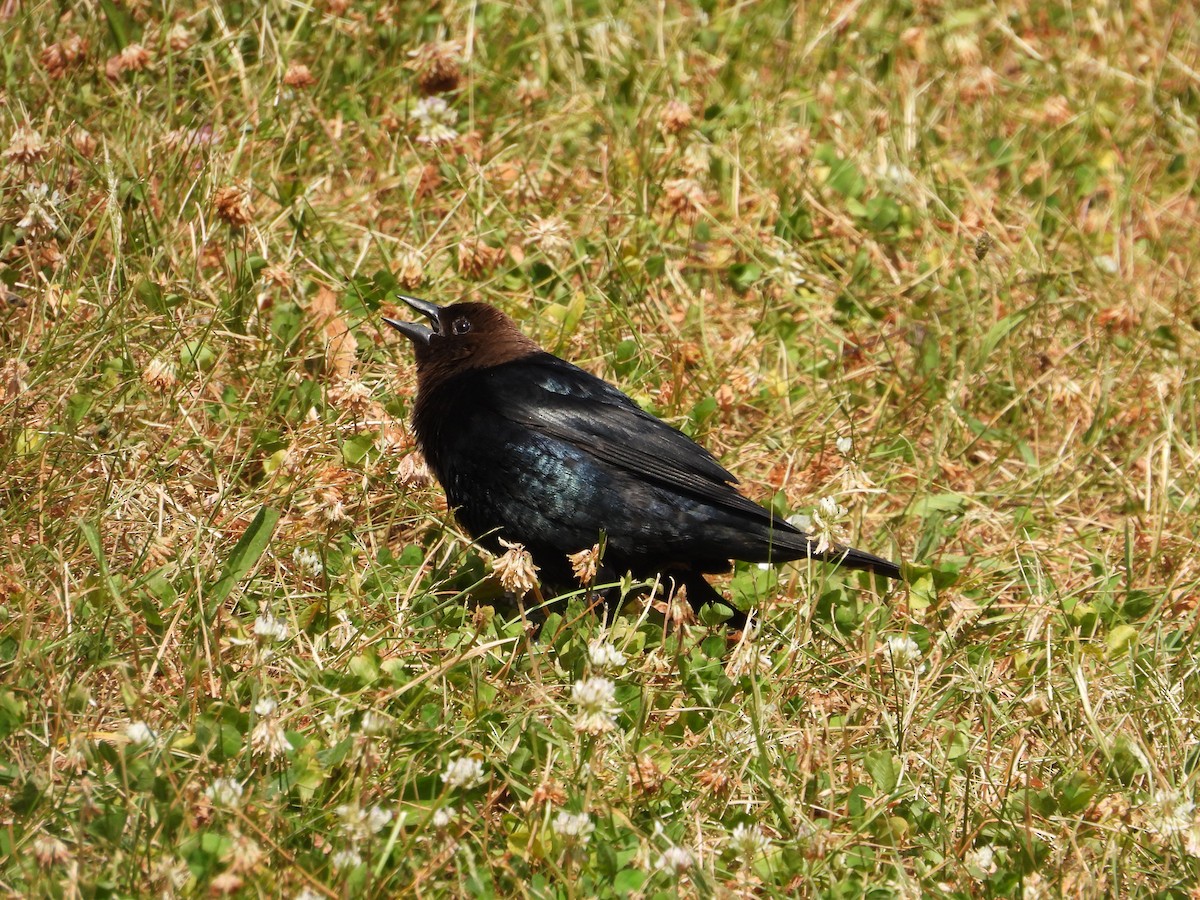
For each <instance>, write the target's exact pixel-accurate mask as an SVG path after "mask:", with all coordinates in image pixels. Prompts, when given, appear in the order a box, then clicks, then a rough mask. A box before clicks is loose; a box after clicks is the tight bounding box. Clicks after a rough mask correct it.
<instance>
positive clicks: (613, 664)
mask: <svg viewBox="0 0 1200 900" xmlns="http://www.w3.org/2000/svg"><path fill="white" fill-rule="evenodd" d="M588 660H589V661H590V662H591V664H592V666H593V667H594V668H596V669H599V670H600V671H601V672H605V671H609V670H615V669H619V668H621V666H623V665H625V654H624V653H622V652H621V651H620V650H618V649H617V648H616V647H614V646H613V645H612V644H610V643H608V641H600V640H596V641H592V642H591V643H590V644H588Z"/></svg>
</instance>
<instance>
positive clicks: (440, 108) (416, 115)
mask: <svg viewBox="0 0 1200 900" xmlns="http://www.w3.org/2000/svg"><path fill="white" fill-rule="evenodd" d="M409 118H410V119H412V121H414V122H415V123H416V125H417V143H418V144H431V145H433V144H448V143H450V142H451V141H453V140H456V139H457V138H458V132H457V131H456V130H455V129H454V126H455V124H456V123H457V122H458V113H457V112H455V111H454V110H453V109H451V107H450V104H448V103H447V102H446V101H445V100H444V99H443V98H441V97H422V98H421V99H420V100H418V101H417V102H416V104H415V105H414V106H413V108H412V112H411V113H409Z"/></svg>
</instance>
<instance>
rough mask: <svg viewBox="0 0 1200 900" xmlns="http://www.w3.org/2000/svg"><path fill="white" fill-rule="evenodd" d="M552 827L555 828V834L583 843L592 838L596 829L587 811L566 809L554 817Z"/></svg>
mask: <svg viewBox="0 0 1200 900" xmlns="http://www.w3.org/2000/svg"><path fill="white" fill-rule="evenodd" d="M550 827H551V828H553V829H554V833H555V834H557V835H561V836H562V837H564V838H567V839H568V840H572V841H578V842H579V843H581V844H586V843H587V842H588V841H589V840H591V837H592V832H593V831H595V830H596V826H595V825H594V824H593V823H592V817H591V816H589V815H588V814H587V813H585V812H577V813H573V812H567V811H566V810H565V809H564V810H563V811H562V812H560V813H559V814H558V815H556V816H555V817H554V821H553V822H551V823H550Z"/></svg>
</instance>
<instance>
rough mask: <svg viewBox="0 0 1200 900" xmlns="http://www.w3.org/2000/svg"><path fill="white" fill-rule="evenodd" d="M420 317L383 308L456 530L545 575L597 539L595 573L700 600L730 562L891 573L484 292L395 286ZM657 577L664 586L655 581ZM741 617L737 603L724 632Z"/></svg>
mask: <svg viewBox="0 0 1200 900" xmlns="http://www.w3.org/2000/svg"><path fill="white" fill-rule="evenodd" d="M400 299H401V300H403V301H404V302H405V303H407V304H408V305H409V306H410V307H412V308H413V309H415V310H416V311H417V312H420V313H422V314H424V315H425V316H426V317H428V319H429V321H430V325H429V326H425V325H421V324H417V323H414V322H398V321H395V320H393V319H384V321H385V322H387V323H388V324H389V325H391V326H392V327H393V328H395V329H396V330H397V331H399V332H400V333H401V334H403V335H404V336H405V337H407V338H408V339H409V340H410V341H412V342H413V344H414V346H415V348H416V357H417V398H416V402H415V404H414V412H413V428H414V431H415V432H416V438H417V444H418V445H419V446H420V448H421V451H422V452H423V453H424V455H425V460H426V462H427V463H428V465H429V467H430V468H431V469H432V470H433V473H434V475H436V476H437V480H438V481H439V482H440V483H441V485H442V488H443V489H444V490H445V492H446V498H447V500H448V501H449V503H450V506H451V507H452V508H453V509H454V510H455V512H456V514H457V516H458V519H459V521H460V522H461V523H462V526H463V527H464V528H465V529H466V530H467V531H468V532H469V533H470V534H471V536H472V537H474V538H476V539H478V540H479V541H480V542H481V543H482V544H483V545H484V546H486V547H487V548H488V549H490V550H492V551H499V549H500V543H499V539H500V538H505V539H506V540H509V541H515V542H519V543H521V544H524V545H525V547H526V549H527V550H528V551H529V552H530V554H531V555H532V557H533V560H534V563H535V564H536V565H537V566H538V568H539V570H540V575H541V578H542V580H543V583H544V584H546V585H547V586H556V587H558V588H567V587H568V586H570V585H572V584H574V579H573V577H572V572H571V567H570V565H569V562H568V560H567V555H568V554H570V553H575V552H578V551H580V550H584V549H586V548H589V547H592V546H593V545H594V544H596V543H597V541H598V540H599V539H600V538H601V535H603V537H604V541H605V544H604V547H605V550H604V557H603V566H602V569H601V572H602V573H603V574H604V575H605V576H608V577H606V578H604V579H602V580H616V578H618V577H620V576H621V575H624V574H625V573H626V572H632V574H633V575H634V576H635V577H636V578H638V579H645V580H652V579H653V578H655V577H656V576H658V575H661V576H662V577H663V583H664V584H670V583H672V582H673V584H674V586H675V587H676V588H678V587H685V588H686V589H687V599H688V601H689V602H690V603H691V605H692V606H693V607H694V608H695V609H696V610H699V609H700V607H701V606H703V605H704V604H705V603H710V602H717V603H725V602H726V601H725V600H724V598H722V597H721V595H720V594H719V593H717V591H716V590H715V589H714V588H713V587H712V585H710V584H709V583H708V581H707V580H706V579H705V578H704V576H705V575H712V574H718V573H722V572H728V571H729V570H730V568H731V565H730V560H732V559H740V560H745V561H747V562H755V563H763V562H768V563H779V562H784V561H787V560H793V559H801V558H803V557H814V558H816V559H821V560H825V561H828V562H833V563H837V564H839V565H841V566H844V567H846V568H850V569H865V570H868V571H871V572H875V573H877V574H880V575H885V576H887V577H888V578H899V577H900V568H899V566H897V565H896V564H895V563H893V562H889V561H888V560H886V559H882V558H880V557H878V556H875V555H873V554H871V553H867V552H866V551H863V550H856V549H854V548H852V547H841V546H839V547H835V548H832V549H828V550H826V551H825V552H823V553H817V552H816V540H815V539H814V538H811V537H810V536H809V535H807V534H805V533H804V532H803V531H801V530H800V529H798V528H795V527H793V526H792V525H789V524H788V523H787V522H786V521H784V520H782V519H780V518H778V517H776V516H775V515H773V514H772V513H771V512H770V511H769V510H767V509H765V508H763V507H761V506H759V505H758V504H757V503H755V502H753V501H752V500H750V499H748V498H747V497H744V496H743V495H742V494H741V493H739V492H738V490H737V488H736V487H735V485H736V484H737V479H736V478H734V477H733V475H731V474H730V473H729V472H727V471H726V470H725V469H724V468H722V466H721V464H720V463H718V462H717V460H716V459H715V458H713V456H712V455H711V454H710V453H709V452H708V451H707V450H705V449H704V448H703V447H701V446H700V445H699V444H697V443H696V442H695V441H693V440H692V439H691V438H689V437H688V436H687V435H685V434H683V433H682V432H681V431H677V430H676V429H674V428H672V427H671V426H670V425H667V424H666V423H665V422H663V421H661V420H660V419H657V418H655V417H654V416H652V415H650V414H649V413H647V412H644V411H643V410H642V409H641V408H639V407H638V405H637V404H636V403H634V402H633V401H632V400H631V399H629V397H627V396H625V395H624V394H622V393H621V392H620V391H619V390H617V389H616V388H615V387H613V386H612V385H610V384H608V383H607V382H605V381H602V380H601V379H599V378H597V377H596V376H595V375H591V374H589V373H588V372H585V371H584V370H583V369H580V368H578V367H577V366H573V365H571V363H569V362H566V361H565V360H562V359H559V358H558V357H557V356H554V355H552V354H550V353H547V352H546V351H544V350H542V349H541V348H540V347H538V345H537V344H536V343H534V342H533V341H532V340H530V339H529V338H528V337H526V336H525V335H524V334H522V333H521V332H520V330H519V329H518V328H517V326H516V324H515V323H514V322H513V321H512V320H511V319H510V318H509V317H508V316H506V315H504V313H502V312H500V310H498V309H495V308H494V307H491V306H488V305H486V304H484V303H456V304H454V305H453V306H445V307H442V306H437V305H436V304H433V303H430V302H429V301H428V300H418V299H416V298H413V297H404V296H401V297H400ZM668 580H669V581H668ZM745 621H746V617H745V615H744V614H742V613H741V612H738V611H736V610H735V611H734V616H733V618H732V619H731V620H730V621H729V623H728V624H729V625H730V626H732V627H735V628H736V627H742V626H743V625H744V624H745Z"/></svg>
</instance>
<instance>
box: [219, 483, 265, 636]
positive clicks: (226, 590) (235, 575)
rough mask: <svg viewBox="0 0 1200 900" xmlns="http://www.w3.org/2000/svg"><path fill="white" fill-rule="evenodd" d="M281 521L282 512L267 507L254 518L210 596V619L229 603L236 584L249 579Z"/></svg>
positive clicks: (235, 547) (230, 555) (234, 549)
mask: <svg viewBox="0 0 1200 900" xmlns="http://www.w3.org/2000/svg"><path fill="white" fill-rule="evenodd" d="M278 521H279V511H278V510H276V509H271V508H270V507H269V506H264V507H262V508H261V509H260V510H259V511H258V515H256V516H255V517H254V521H253V522H251V523H250V527H249V528H247V529H246V531H245V532H244V533H243V534H242V536H241V538H240V539H239V540H238V542H237V544H236V545H235V546H234V548H233V552H232V553H231V554H229V560H228V561H227V562H226V563H225V570H224V571H223V572H222V573H221V577H220V578H219V579H218V580H217V583H216V585H215V586H214V587H213V589H212V593H210V594H209V595H208V600H209V604H208V609H209V616H212V615H214V614H215V613H216V610H217V607H218V606H220V605H221V604H222V603H224V602H225V599H226V598H227V597H228V596H229V594H230V592H231V591H232V590H233V588H234V585H236V584H237V583H238V582H239V581H241V580H242V578H244V577H245V576H246V573H248V572H249V571H250V570H251V569H252V568H254V564H255V563H256V562H258V558H259V557H260V556H262V555H263V551H265V550H266V549H267V545H268V544H270V542H271V535H272V533H274V531H275V525H276V523H277V522H278Z"/></svg>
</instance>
